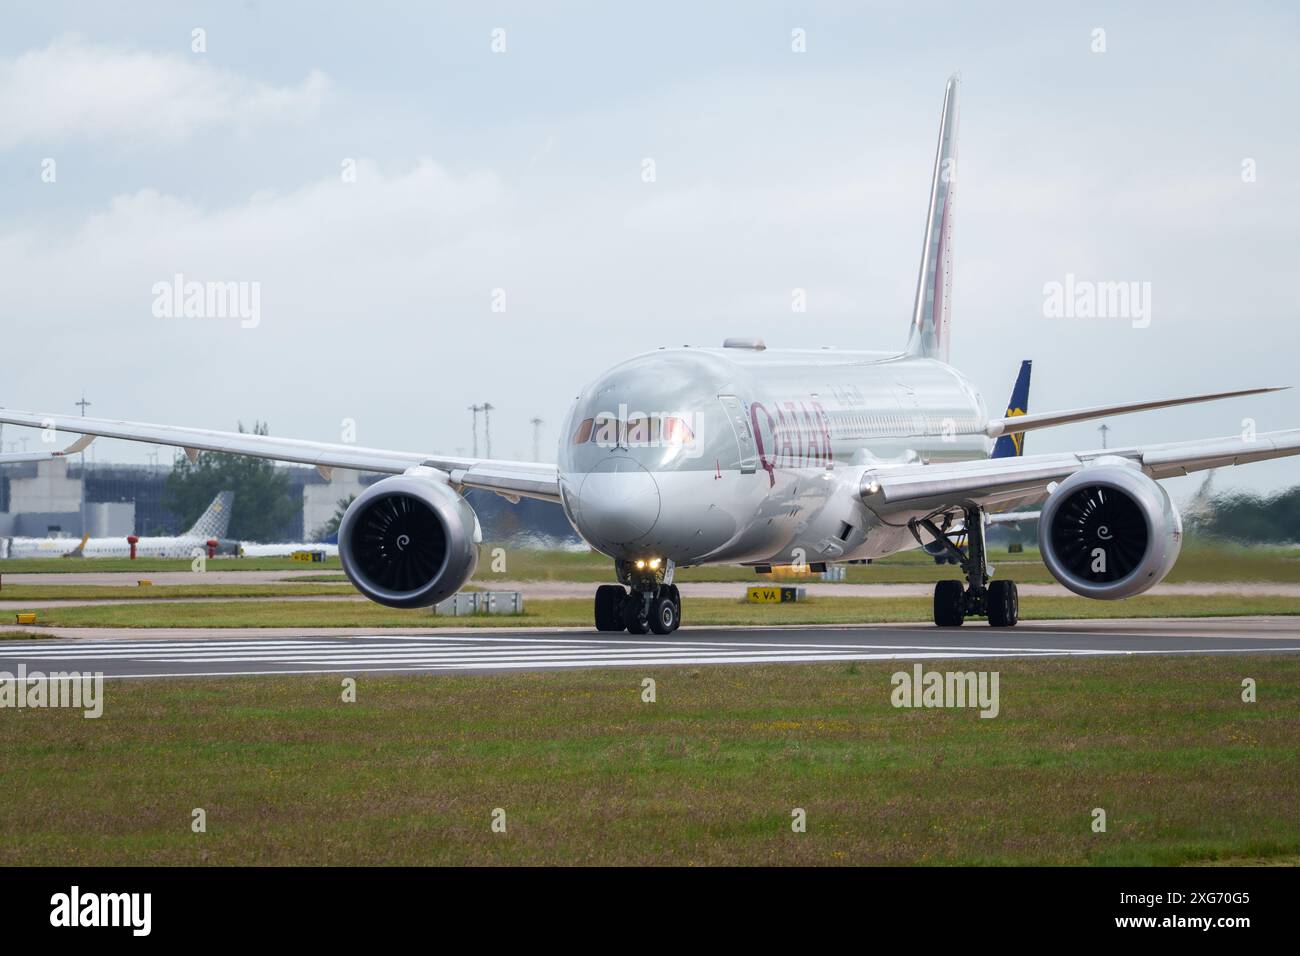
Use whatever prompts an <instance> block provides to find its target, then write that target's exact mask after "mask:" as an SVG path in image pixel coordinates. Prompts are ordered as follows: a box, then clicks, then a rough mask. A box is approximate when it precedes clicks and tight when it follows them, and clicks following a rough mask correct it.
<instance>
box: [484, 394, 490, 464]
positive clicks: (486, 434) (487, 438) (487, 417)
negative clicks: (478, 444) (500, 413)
mask: <svg viewBox="0 0 1300 956" xmlns="http://www.w3.org/2000/svg"><path fill="white" fill-rule="evenodd" d="M491 412H492V403H491V402H484V403H483V439H484V441H486V442H487V456H488V457H489V458H491V457H492V419H491V417H490V415H491Z"/></svg>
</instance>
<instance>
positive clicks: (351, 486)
mask: <svg viewBox="0 0 1300 956" xmlns="http://www.w3.org/2000/svg"><path fill="white" fill-rule="evenodd" d="M276 469H277V471H280V472H282V473H283V474H285V475H286V476H287V477H288V479H289V487H290V492H289V493H290V494H291V495H293V496H294V497H295V498H299V497H300V498H301V501H302V507H301V508H297V509H295V510H294V513H293V518H292V520H291V521H289V522H288V523H286V524H285V526H284V527H283V528H281V529H280V530H279V531H278V533H277V534H276V535H275V537H274V539H273V540H275V541H309V540H312V539H313V537H314V535H315V533H316V532H317V531H318V530H319V529H320V528H321V526H323V525H324V524H326V523H327V522H328V521H329V520H330V519H331V518H332V517H333V516H334V513H335V511H336V510H337V509H338V505H339V501H340V500H343V499H346V498H348V497H350V496H352V495H356V494H359V493H360V492H361V491H362V490H363V489H364V488H365V487H366V486H368V485H370V484H372V483H373V482H375V481H378V480H379V479H380V478H383V477H384V476H383V475H378V474H368V473H363V472H356V471H346V470H344V469H341V468H339V469H335V470H334V472H333V474H332V476H331V479H330V480H329V481H327V480H326V479H325V478H324V477H323V476H322V475H321V474H320V473H319V472H318V471H317V470H316V469H315V468H304V467H300V466H293V465H277V466H276ZM170 473H171V468H170V466H166V465H122V464H108V463H105V464H98V463H95V462H87V463H86V464H85V465H83V464H82V463H81V462H80V461H77V460H75V459H72V458H62V459H54V460H50V461H40V462H24V463H21V464H12V465H0V538H8V537H23V538H46V537H67V538H74V539H75V538H80V537H81V536H82V535H83V534H89V535H90V536H91V537H95V538H112V537H118V536H121V537H125V536H127V535H129V534H138V535H140V536H142V537H143V536H146V535H174V534H179V533H181V532H182V531H183V530H184V529H185V522H184V521H183V520H182V519H181V518H180V517H178V516H176V515H174V514H172V513H171V512H170V511H168V510H167V507H166V505H165V504H164V500H165V499H164V495H163V491H164V488H165V487H166V484H167V476H168V475H169V474H170ZM468 497H469V499H470V502H471V504H472V505H473V506H474V509H475V511H476V512H477V513H478V515H479V521H480V523H481V524H482V526H483V533H484V536H485V538H486V539H487V540H492V541H505V540H510V539H512V538H514V537H516V536H517V535H519V534H524V533H528V534H533V535H536V536H538V537H540V538H545V539H549V540H551V541H555V542H564V541H574V542H576V541H578V540H579V539H578V538H577V536H576V535H575V534H574V533H573V529H572V528H570V527H569V524H568V522H567V521H566V520H565V518H564V515H563V513H562V512H561V511H560V507H559V505H554V504H550V503H548V502H544V501H534V500H530V499H524V500H523V501H521V502H520V503H519V504H518V505H511V504H509V503H508V502H506V501H505V500H504V499H502V498H500V497H498V496H497V495H495V494H492V493H490V492H477V491H471V492H470V493H469V496H468ZM234 507H235V509H236V510H237V509H238V508H239V500H238V498H236V500H235V503H234Z"/></svg>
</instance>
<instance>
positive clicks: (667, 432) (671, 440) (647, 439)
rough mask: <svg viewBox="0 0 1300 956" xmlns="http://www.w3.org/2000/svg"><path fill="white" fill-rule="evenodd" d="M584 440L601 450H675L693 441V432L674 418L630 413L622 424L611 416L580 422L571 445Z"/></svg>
mask: <svg viewBox="0 0 1300 956" xmlns="http://www.w3.org/2000/svg"><path fill="white" fill-rule="evenodd" d="M583 435H586V439H585V440H587V441H590V442H592V443H593V444H595V445H599V446H600V447H602V448H619V447H623V448H657V447H659V446H661V445H662V446H667V447H677V446H682V445H689V444H691V443H692V442H694V441H695V433H694V432H693V431H692V430H691V427H690V426H689V425H688V424H686V419H684V418H681V417H678V416H676V415H664V416H660V415H643V414H639V413H634V414H632V415H631V416H629V417H628V419H627V420H626V421H622V420H620V419H618V418H617V417H615V416H613V415H600V416H597V417H596V419H595V420H594V421H592V420H590V419H589V420H588V421H585V422H583V428H580V429H579V430H578V433H577V434H575V435H574V436H573V441H574V444H581V443H582V441H583V440H584V439H583V438H582V437H581V436H583Z"/></svg>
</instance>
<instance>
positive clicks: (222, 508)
mask: <svg viewBox="0 0 1300 956" xmlns="http://www.w3.org/2000/svg"><path fill="white" fill-rule="evenodd" d="M234 500H235V493H234V492H233V491H222V492H219V493H218V494H217V496H216V497H215V498H213V499H212V504H210V505H208V510H207V511H205V512H203V514H201V515H199V520H198V521H196V522H194V527H192V528H190V530H189V531H186V532H185V535H184V536H185V537H187V538H203V539H204V540H207V539H208V538H224V537H225V536H226V532H227V531H228V530H230V506H231V504H233V503H234Z"/></svg>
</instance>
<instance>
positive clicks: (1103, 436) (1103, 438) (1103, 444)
mask: <svg viewBox="0 0 1300 956" xmlns="http://www.w3.org/2000/svg"><path fill="white" fill-rule="evenodd" d="M1097 431H1099V432H1101V447H1102V448H1103V449H1104V448H1105V447H1106V433H1107V432H1108V431H1110V426H1109V425H1107V424H1106V423H1105V422H1102V423H1101V424H1100V425H1099V426H1098V427H1097Z"/></svg>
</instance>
